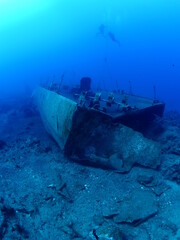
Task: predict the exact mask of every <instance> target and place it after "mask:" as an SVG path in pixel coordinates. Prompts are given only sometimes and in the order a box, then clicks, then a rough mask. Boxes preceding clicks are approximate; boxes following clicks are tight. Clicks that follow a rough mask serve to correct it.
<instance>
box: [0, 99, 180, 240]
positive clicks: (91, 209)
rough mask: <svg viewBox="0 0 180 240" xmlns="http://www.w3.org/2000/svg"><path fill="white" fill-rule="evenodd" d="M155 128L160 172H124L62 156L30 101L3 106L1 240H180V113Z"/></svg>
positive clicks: (0, 104)
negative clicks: (105, 168)
mask: <svg viewBox="0 0 180 240" xmlns="http://www.w3.org/2000/svg"><path fill="white" fill-rule="evenodd" d="M160 125H161V127H162V129H161V130H162V131H159V132H158V130H157V129H156V135H155V136H154V138H155V141H158V142H160V143H161V144H162V151H163V161H162V162H161V165H160V167H159V169H157V170H152V169H149V168H144V167H141V166H134V167H133V168H132V169H131V171H130V172H128V173H124V174H120V173H117V172H115V171H112V170H104V169H100V168H93V167H89V166H82V165H80V164H78V163H74V162H71V161H70V160H68V159H66V158H65V157H64V156H63V153H62V152H61V150H60V149H59V147H58V145H57V144H56V142H55V141H54V140H53V139H52V138H51V137H50V136H49V135H48V134H47V133H46V131H45V129H44V127H43V124H42V122H41V119H40V116H39V115H38V113H37V112H36V111H35V108H34V106H33V104H32V102H31V99H30V98H26V99H25V98H20V97H19V98H15V99H8V100H7V99H1V102H0V209H1V212H0V239H13V240H16V239H45V240H46V239H52V240H56V239H60V240H68V239H76V240H78V239H79V240H80V239H87V240H88V239H95V240H96V239H100V240H107V239H115V240H119V239H120V240H121V239H128V240H129V239H135V240H141V239H142V240H146V239H147V240H153V239H154V240H171V239H172V240H175V239H177V240H178V239H180V185H179V184H180V115H179V114H178V113H177V112H167V113H165V116H164V118H163V119H162V120H161V124H160Z"/></svg>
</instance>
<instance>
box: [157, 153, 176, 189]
mask: <svg viewBox="0 0 180 240" xmlns="http://www.w3.org/2000/svg"><path fill="white" fill-rule="evenodd" d="M161 170H162V174H163V175H164V176H165V177H166V178H167V179H169V180H171V181H175V182H177V183H178V184H180V157H179V156H177V155H174V154H169V155H166V156H165V158H164V161H163V163H162V167H161Z"/></svg>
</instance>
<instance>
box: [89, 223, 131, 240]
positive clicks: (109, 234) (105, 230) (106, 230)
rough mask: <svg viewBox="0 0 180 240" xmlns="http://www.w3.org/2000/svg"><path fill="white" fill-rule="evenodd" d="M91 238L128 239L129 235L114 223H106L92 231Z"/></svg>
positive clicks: (101, 239) (106, 239) (107, 239)
mask: <svg viewBox="0 0 180 240" xmlns="http://www.w3.org/2000/svg"><path fill="white" fill-rule="evenodd" d="M90 236H91V239H94V240H96V239H98V240H109V239H111V240H127V239H130V238H127V236H126V235H125V234H124V233H123V232H122V231H121V229H120V228H119V227H117V226H114V225H113V224H112V225H111V224H109V225H108V224H105V225H103V226H100V227H99V228H98V229H96V230H95V229H94V230H93V231H92V232H91V233H90Z"/></svg>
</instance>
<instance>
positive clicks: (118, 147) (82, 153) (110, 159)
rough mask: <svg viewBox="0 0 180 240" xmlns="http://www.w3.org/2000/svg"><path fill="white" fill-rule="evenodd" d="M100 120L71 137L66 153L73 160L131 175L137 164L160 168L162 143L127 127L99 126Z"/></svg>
mask: <svg viewBox="0 0 180 240" xmlns="http://www.w3.org/2000/svg"><path fill="white" fill-rule="evenodd" d="M96 120H97V122H93V121H90V122H89V125H88V128H87V126H84V127H83V126H81V128H80V129H78V131H77V132H76V131H75V132H74V133H72V135H71V138H69V139H71V140H69V141H68V142H67V144H66V149H65V153H67V155H68V156H69V157H71V158H72V159H73V160H75V161H79V162H82V163H83V164H86V163H90V164H93V165H95V166H103V167H107V168H111V169H116V170H118V171H119V172H128V171H130V170H131V168H132V167H133V166H134V165H141V166H144V167H149V168H153V169H156V168H158V167H159V165H160V162H161V146H160V145H159V144H158V143H156V142H154V141H152V140H150V139H147V138H145V137H144V136H143V135H142V134H141V133H139V132H136V131H134V130H132V129H131V128H128V127H126V126H124V125H121V124H118V125H109V123H103V121H102V123H101V125H100V126H99V122H98V119H96ZM85 123H86V121H85ZM85 123H82V125H83V124H85ZM71 154H73V156H72V155H71Z"/></svg>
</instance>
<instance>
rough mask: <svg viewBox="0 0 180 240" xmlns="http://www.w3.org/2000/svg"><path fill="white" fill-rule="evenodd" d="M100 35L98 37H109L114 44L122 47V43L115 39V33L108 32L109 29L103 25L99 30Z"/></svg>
mask: <svg viewBox="0 0 180 240" xmlns="http://www.w3.org/2000/svg"><path fill="white" fill-rule="evenodd" d="M98 30H99V31H98V33H97V34H96V35H102V36H103V37H108V38H109V39H110V40H111V41H112V42H114V43H116V44H117V45H118V46H119V47H120V42H119V40H117V38H116V37H115V35H114V33H113V32H111V31H109V30H108V27H107V26H105V25H104V24H101V25H100V26H99V28H98Z"/></svg>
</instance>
